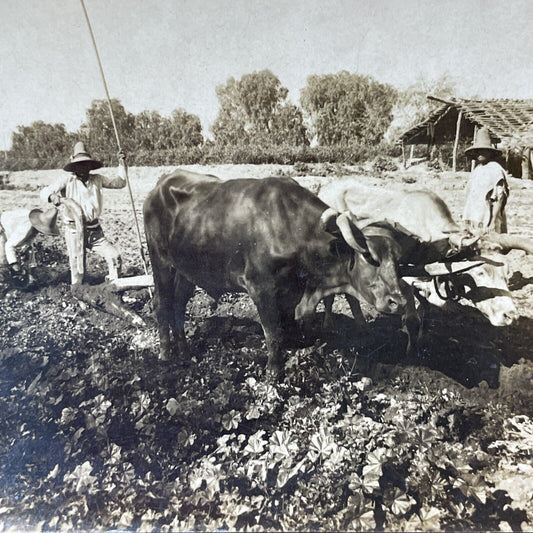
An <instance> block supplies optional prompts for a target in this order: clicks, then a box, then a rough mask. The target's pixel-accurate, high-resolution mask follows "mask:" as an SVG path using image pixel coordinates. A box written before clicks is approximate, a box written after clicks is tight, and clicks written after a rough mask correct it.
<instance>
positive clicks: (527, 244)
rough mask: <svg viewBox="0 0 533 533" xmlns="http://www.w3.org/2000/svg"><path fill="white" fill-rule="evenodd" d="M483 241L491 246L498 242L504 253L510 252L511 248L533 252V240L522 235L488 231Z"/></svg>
mask: <svg viewBox="0 0 533 533" xmlns="http://www.w3.org/2000/svg"><path fill="white" fill-rule="evenodd" d="M482 243H483V244H485V245H489V246H490V245H491V244H496V245H498V247H499V248H501V250H502V252H503V253H508V252H510V251H511V250H523V251H524V252H526V253H528V254H533V240H532V239H529V238H527V237H524V236H522V235H509V234H507V233H487V234H485V235H483V240H482Z"/></svg>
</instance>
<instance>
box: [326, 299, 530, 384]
mask: <svg viewBox="0 0 533 533" xmlns="http://www.w3.org/2000/svg"><path fill="white" fill-rule="evenodd" d="M400 328H401V323H400V319H399V317H377V318H376V319H375V320H373V321H370V322H369V323H368V324H367V329H366V331H357V330H356V328H355V324H354V322H353V320H352V319H351V318H350V317H348V316H346V315H342V314H336V315H335V331H332V332H329V333H327V334H325V335H324V338H325V339H326V340H327V343H328V344H327V349H328V350H335V349H337V350H341V351H345V352H346V351H349V350H351V351H354V350H355V352H356V353H357V357H358V359H359V361H358V366H360V367H361V368H362V369H363V370H364V368H365V366H366V367H368V368H371V367H372V365H375V364H378V363H380V364H390V365H394V364H402V365H403V364H406V365H416V366H425V367H428V368H430V369H433V370H436V371H439V372H441V373H443V374H445V375H446V376H448V377H450V378H452V379H453V380H455V381H457V382H458V383H460V384H462V385H464V386H465V387H468V388H471V387H476V386H478V385H479V384H480V383H481V382H483V381H485V382H486V383H487V385H488V386H489V387H490V388H493V389H497V388H499V387H501V373H502V365H503V366H504V367H511V366H512V365H515V364H516V363H518V362H519V361H521V360H526V361H532V360H533V353H532V352H533V350H532V349H531V346H532V345H533V320H531V319H529V318H526V317H521V318H520V319H519V320H518V321H517V322H516V323H515V324H513V325H512V326H509V327H502V328H497V327H494V326H492V325H491V324H490V323H488V322H487V321H486V320H484V319H483V318H480V317H476V316H469V315H462V314H461V315H450V314H447V313H444V312H442V311H441V310H439V309H437V308H435V309H432V310H431V313H430V315H429V316H428V317H427V319H426V322H425V328H426V329H425V334H424V336H423V338H422V340H421V342H420V343H419V351H418V357H417V358H416V359H415V360H407V359H406V357H405V347H406V336H405V334H404V333H403V332H402V331H400ZM505 385H506V386H509V385H510V384H509V383H507V382H506V384H505Z"/></svg>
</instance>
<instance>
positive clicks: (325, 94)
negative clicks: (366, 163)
mask: <svg viewBox="0 0 533 533" xmlns="http://www.w3.org/2000/svg"><path fill="white" fill-rule="evenodd" d="M395 98H396V90H395V89H394V88H393V87H392V86H390V85H385V84H381V83H379V82H377V81H375V80H374V79H372V78H371V77H369V76H362V75H360V74H351V73H349V72H347V71H342V72H340V73H338V74H326V75H321V76H318V75H314V76H309V78H308V79H307V86H306V87H305V88H304V90H303V91H302V97H301V103H302V107H303V109H304V111H305V112H306V113H307V114H308V115H309V118H310V121H311V124H312V133H313V135H314V136H316V138H317V141H318V143H319V144H320V145H326V146H331V145H338V144H349V143H368V144H376V143H379V142H380V140H381V139H382V138H383V135H384V133H385V131H386V130H387V128H388V126H389V124H390V122H391V120H392V107H393V105H394V101H395Z"/></svg>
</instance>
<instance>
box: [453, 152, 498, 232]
mask: <svg viewBox="0 0 533 533" xmlns="http://www.w3.org/2000/svg"><path fill="white" fill-rule="evenodd" d="M508 196H509V185H508V183H507V175H506V173H505V170H504V169H503V167H502V166H501V165H500V164H499V163H497V162H496V161H490V162H489V163H487V164H486V165H478V166H477V167H476V168H475V169H474V170H473V172H472V174H471V176H470V180H469V182H468V185H467V187H466V200H465V205H464V209H463V221H464V222H465V224H467V226H469V227H470V229H471V230H475V231H476V233H483V232H485V231H487V230H488V229H489V225H490V226H492V225H493V224H494V222H495V217H496V216H497V215H498V213H496V212H493V211H495V209H494V207H495V206H499V205H503V206H504V205H505V200H506V199H507V197H508ZM502 202H503V203H502ZM501 217H502V219H503V220H502V223H503V224H502V225H503V226H504V227H505V225H506V224H505V212H504V210H503V209H502V212H501ZM503 231H505V229H503Z"/></svg>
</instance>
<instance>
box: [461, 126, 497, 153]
mask: <svg viewBox="0 0 533 533" xmlns="http://www.w3.org/2000/svg"><path fill="white" fill-rule="evenodd" d="M479 150H491V151H492V152H494V153H495V154H501V153H502V151H501V150H498V148H494V146H492V142H491V140H490V131H489V130H488V128H481V129H480V130H479V131H478V132H477V134H476V138H475V140H474V144H473V145H472V146H471V147H470V148H467V149H466V150H465V154H467V155H469V156H475V155H476V154H477V152H478V151H479Z"/></svg>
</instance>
